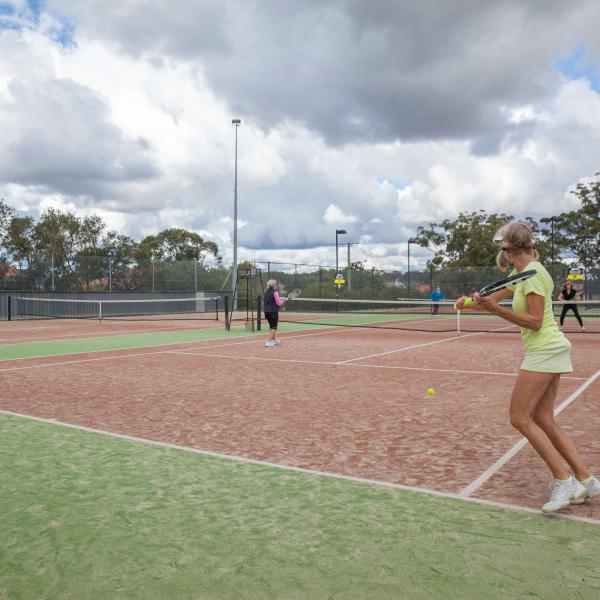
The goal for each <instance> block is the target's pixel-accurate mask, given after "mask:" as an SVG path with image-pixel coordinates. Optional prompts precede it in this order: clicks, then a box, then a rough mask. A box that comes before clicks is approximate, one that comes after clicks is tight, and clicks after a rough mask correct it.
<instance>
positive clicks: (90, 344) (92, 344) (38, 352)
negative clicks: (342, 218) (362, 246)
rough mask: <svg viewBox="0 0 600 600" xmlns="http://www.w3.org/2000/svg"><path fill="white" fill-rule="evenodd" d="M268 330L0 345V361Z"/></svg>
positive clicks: (293, 328)
mask: <svg viewBox="0 0 600 600" xmlns="http://www.w3.org/2000/svg"><path fill="white" fill-rule="evenodd" d="M307 329H314V326H313V327H311V326H309V325H301V324H292V323H290V324H286V326H285V331H304V330H307ZM267 333H268V329H266V328H265V327H263V328H262V330H261V331H259V332H252V331H246V330H245V329H244V328H241V327H235V328H232V329H231V331H225V329H224V328H220V327H219V328H214V327H213V328H206V329H199V328H194V329H182V330H177V331H164V332H152V333H132V334H130V335H112V336H111V335H107V336H98V337H88V338H79V339H61V340H52V341H41V342H27V343H22V344H4V345H0V361H2V360H14V359H20V358H34V357H43V356H60V355H64V354H80V353H86V352H103V351H108V350H126V349H130V348H131V349H134V348H152V347H154V346H167V345H173V344H187V343H193V342H205V341H209V340H229V339H235V338H240V337H245V336H252V335H260V334H263V335H264V334H267Z"/></svg>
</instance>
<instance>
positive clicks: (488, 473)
mask: <svg viewBox="0 0 600 600" xmlns="http://www.w3.org/2000/svg"><path fill="white" fill-rule="evenodd" d="M598 377H600V369H599V370H598V371H596V372H595V373H594V374H593V375H592V376H591V377H590V378H589V379H588V380H587V381H586V382H585V383H583V384H582V385H580V386H579V387H578V388H577V389H576V390H575V391H574V392H573V393H572V394H571V395H570V396H569V397H568V398H567V399H566V400H565V401H564V402H562V403H561V404H560V406H558V407H557V408H556V409H555V410H554V416H558V415H559V414H560V413H561V412H562V411H563V410H565V408H567V406H569V404H571V403H572V402H574V401H575V400H576V399H577V398H578V397H579V396H580V395H581V394H582V393H583V392H584V391H585V390H586V389H587V388H588V387H589V386H590V385H592V383H593V382H594V381H595V380H596V379H598ZM527 443H528V440H527V439H526V438H522V439H520V440H519V441H518V442H517V443H516V444H515V445H514V446H513V447H512V448H511V449H510V450H509V451H508V452H506V453H505V454H504V455H503V456H501V457H500V458H499V459H498V460H497V461H496V462H495V463H494V464H493V465H492V466H491V467H489V468H488V469H486V470H485V471H484V472H483V473H482V474H481V475H480V476H479V477H478V478H477V479H475V480H474V481H472V482H471V483H470V484H469V485H468V486H466V487H465V488H463V489H462V490H461V491H460V492H459V496H461V497H464V498H467V497H469V496H470V495H471V494H472V493H473V492H475V491H476V490H477V489H479V488H480V487H481V486H482V485H483V484H484V483H485V482H486V481H487V480H488V479H490V478H491V477H493V476H494V475H495V474H496V473H497V472H498V471H499V470H500V469H501V468H502V467H503V466H504V465H505V464H506V463H507V462H508V461H509V460H510V459H511V458H513V457H514V456H515V455H516V454H518V453H519V451H521V450H522V449H523V448H524V447H525V446H526V445H527Z"/></svg>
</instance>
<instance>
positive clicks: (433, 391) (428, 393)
mask: <svg viewBox="0 0 600 600" xmlns="http://www.w3.org/2000/svg"><path fill="white" fill-rule="evenodd" d="M427 395H428V396H435V390H434V389H433V388H429V389H428V390H427Z"/></svg>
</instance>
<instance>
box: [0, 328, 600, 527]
mask: <svg viewBox="0 0 600 600" xmlns="http://www.w3.org/2000/svg"><path fill="white" fill-rule="evenodd" d="M116 325H117V324H115V323H110V325H109V326H108V327H107V326H106V324H104V323H103V324H102V325H99V324H98V323H87V322H83V324H82V322H79V321H78V322H73V323H62V322H61V323H57V322H44V323H41V322H37V323H36V322H35V321H28V322H23V323H14V322H13V323H6V324H2V326H1V327H0V338H1V339H2V340H3V342H2V343H6V342H5V340H7V339H11V340H13V341H15V342H16V341H25V340H28V338H29V337H30V336H31V335H32V334H33V335H34V336H37V335H39V336H40V337H39V338H37V339H39V340H47V339H70V338H69V336H71V339H72V338H73V337H75V336H81V337H96V336H99V335H106V333H107V331H111V332H114V333H121V332H122V333H131V332H132V331H148V330H162V329H160V325H159V328H158V329H157V328H156V325H157V323H136V322H133V323H118V327H117V326H116ZM216 325H218V326H222V324H218V323H216V322H215V323H213V324H211V322H210V321H202V322H199V323H198V324H197V326H198V327H203V328H204V327H207V326H208V327H210V326H216ZM165 326H170V327H171V330H172V328H173V327H172V324H170V325H167V324H166V325H165ZM189 326H190V323H189V322H188V323H187V327H188V328H189ZM35 327H40V328H41V329H36V330H34V329H32V328H35ZM129 327H137V329H128V328H129ZM109 328H110V329H109ZM282 338H283V340H284V342H283V343H282V344H281V345H280V346H277V347H274V348H265V347H264V339H265V336H258V337H251V338H248V337H246V338H238V339H235V338H233V339H219V340H213V341H204V342H194V343H185V344H181V345H170V346H163V347H158V348H157V347H153V348H140V349H134V350H131V349H129V350H119V351H110V352H97V353H89V354H87V353H86V354H73V355H68V356H55V357H46V358H42V359H25V360H14V361H12V360H8V361H3V362H1V363H0V377H1V379H2V397H1V399H0V409H3V410H6V411H11V412H16V413H20V414H26V415H31V416H35V417H40V418H44V419H55V420H57V421H60V422H64V423H69V424H73V425H79V426H86V427H91V428H94V429H99V430H104V431H109V432H113V433H119V434H124V435H129V436H134V437H141V438H145V439H150V440H155V441H160V442H165V443H170V444H177V445H181V446H186V447H190V448H195V449H201V450H206V451H212V452H219V453H224V454H228V455H233V456H238V457H244V458H250V459H255V460H261V461H268V462H271V463H277V464H281V465H287V466H293V467H301V468H306V469H311V470H316V471H325V472H330V473H336V474H340V475H344V476H353V477H360V478H365V479H371V480H380V481H384V482H390V483H395V484H401V485H407V486H413V487H418V488H423V489H425V490H435V491H438V492H447V493H453V494H460V493H461V491H463V490H464V488H465V487H466V486H468V485H469V484H471V483H472V482H474V481H475V480H477V478H479V477H480V476H481V474H482V473H484V472H485V471H486V469H488V468H489V467H491V466H492V465H493V464H494V463H495V462H496V461H497V460H498V459H500V458H501V457H502V456H503V455H505V453H506V452H508V451H509V450H510V449H511V448H512V447H513V446H514V445H515V444H516V443H517V442H519V440H520V439H521V436H520V435H519V434H518V433H517V432H515V430H514V429H513V428H512V427H511V426H510V424H509V422H508V401H509V398H510V392H511V389H512V386H513V384H514V381H515V376H516V372H517V370H518V367H519V364H520V360H521V354H522V350H521V343H520V339H519V337H518V335H515V334H463V335H462V336H460V337H457V336H456V335H455V334H448V333H420V332H416V333H415V332H406V331H388V330H384V331H382V330H369V329H349V328H345V329H335V330H334V329H315V330H310V331H304V332H295V333H288V334H286V333H285V332H283V334H282ZM570 339H571V341H572V342H573V364H574V366H575V369H576V370H575V372H573V373H571V374H569V376H568V377H564V378H563V380H562V381H561V386H560V390H559V397H558V401H557V406H560V404H561V403H562V402H564V401H565V400H566V399H568V398H570V399H571V403H570V404H569V406H568V407H567V408H565V410H564V411H563V412H561V414H560V416H559V417H558V421H559V423H560V424H561V426H562V427H563V428H564V429H566V431H567V432H568V433H569V434H570V435H571V436H572V438H573V439H574V441H575V443H576V445H577V447H578V448H579V450H580V452H581V453H582V455H583V456H584V458H585V460H586V462H587V464H588V466H589V467H590V469H591V470H592V472H594V473H596V474H598V473H600V438H599V436H598V431H599V429H600V411H599V410H598V408H599V398H600V377H599V374H600V371H599V368H600V361H599V357H600V338H599V337H598V336H596V335H588V334H580V335H571V336H570ZM431 387H433V388H435V389H436V392H437V393H436V395H435V396H434V397H433V398H431V397H428V396H427V395H426V390H427V389H428V388H431ZM550 479H551V477H550V474H549V472H548V470H547V468H546V467H545V465H544V464H543V463H542V461H541V459H539V458H538V457H537V455H535V453H534V452H533V450H532V449H531V447H530V446H529V445H527V446H525V448H523V449H521V450H520V451H519V452H518V453H517V454H516V456H514V457H512V458H511V459H510V460H508V461H507V462H506V464H504V465H503V466H502V467H500V468H498V470H497V472H495V473H494V474H493V475H492V476H491V477H490V479H489V480H488V481H486V482H482V484H481V486H480V487H477V489H475V490H474V491H473V493H472V494H471V497H474V498H480V499H486V500H493V501H496V502H502V503H507V504H511V505H514V506H521V507H531V508H539V507H540V506H541V504H543V503H544V502H545V501H546V499H547V495H548V488H547V485H548V483H549V482H550ZM463 493H464V492H463ZM563 512H566V513H567V514H572V515H576V516H580V517H588V518H592V519H597V520H599V521H600V499H594V500H592V501H589V502H587V503H586V504H584V505H581V506H577V507H572V508H570V509H567V510H566V511H563Z"/></svg>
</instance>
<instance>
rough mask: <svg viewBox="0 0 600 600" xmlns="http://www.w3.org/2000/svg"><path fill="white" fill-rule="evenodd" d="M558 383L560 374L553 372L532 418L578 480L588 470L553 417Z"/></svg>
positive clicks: (583, 477)
mask: <svg viewBox="0 0 600 600" xmlns="http://www.w3.org/2000/svg"><path fill="white" fill-rule="evenodd" d="M559 383H560V374H559V373H555V374H554V376H553V377H552V380H551V381H550V383H549V384H548V387H547V388H546V390H545V391H544V393H543V395H542V398H541V400H540V401H539V402H538V404H537V405H536V407H535V410H534V412H533V420H534V421H535V422H536V423H537V424H538V425H539V426H540V427H541V428H542V430H543V431H544V433H545V434H546V435H547V436H548V439H549V440H550V441H551V442H552V445H553V446H554V447H555V448H556V450H558V452H559V453H560V455H561V456H562V457H563V458H564V459H565V460H566V461H567V462H568V463H569V466H570V467H571V469H573V473H574V474H575V477H577V479H579V480H580V481H581V480H583V479H587V478H588V477H589V476H590V472H589V471H588V469H587V468H586V466H585V465H584V463H583V460H582V458H581V456H580V455H579V452H577V449H576V448H575V445H574V444H573V442H572V441H571V440H570V439H569V437H568V436H567V435H566V434H565V433H564V431H563V430H562V429H561V428H560V427H559V425H558V424H557V422H556V420H555V418H554V405H555V402H556V395H557V393H558V385H559Z"/></svg>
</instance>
